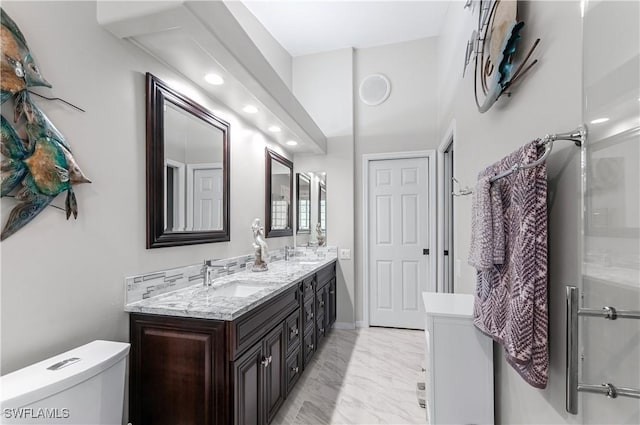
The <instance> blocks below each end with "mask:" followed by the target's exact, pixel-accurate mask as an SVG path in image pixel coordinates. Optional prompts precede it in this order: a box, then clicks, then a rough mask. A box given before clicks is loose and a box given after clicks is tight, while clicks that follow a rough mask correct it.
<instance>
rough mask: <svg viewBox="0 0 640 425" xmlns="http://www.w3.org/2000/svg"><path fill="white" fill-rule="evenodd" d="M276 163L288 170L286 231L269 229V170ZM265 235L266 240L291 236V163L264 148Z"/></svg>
mask: <svg viewBox="0 0 640 425" xmlns="http://www.w3.org/2000/svg"><path fill="white" fill-rule="evenodd" d="M273 161H278V162H279V163H280V164H282V165H284V166H285V167H287V168H288V169H289V213H288V217H287V223H288V224H289V227H288V228H286V229H272V228H271V169H272V165H271V164H272V162H273ZM264 186H265V198H264V199H265V212H264V216H265V235H266V237H267V238H278V237H281V236H293V162H291V161H289V160H288V159H287V158H285V157H284V156H282V155H280V154H278V153H276V152H274V151H272V150H270V149H269V148H265V185H264Z"/></svg>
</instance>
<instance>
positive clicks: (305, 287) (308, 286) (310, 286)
mask: <svg viewBox="0 0 640 425" xmlns="http://www.w3.org/2000/svg"><path fill="white" fill-rule="evenodd" d="M314 287H315V276H311V277H308V278H306V279H305V280H303V281H302V293H303V294H304V300H305V301H308V300H310V299H311V298H313V291H314V289H315V288H314Z"/></svg>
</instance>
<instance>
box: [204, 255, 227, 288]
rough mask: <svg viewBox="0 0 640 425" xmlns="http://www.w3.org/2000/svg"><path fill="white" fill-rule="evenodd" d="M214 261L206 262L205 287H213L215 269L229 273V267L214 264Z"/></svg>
mask: <svg viewBox="0 0 640 425" xmlns="http://www.w3.org/2000/svg"><path fill="white" fill-rule="evenodd" d="M213 261H214V260H205V261H204V282H203V283H204V286H211V281H212V280H213V279H212V277H213V269H221V270H224V271H229V266H223V265H221V264H213Z"/></svg>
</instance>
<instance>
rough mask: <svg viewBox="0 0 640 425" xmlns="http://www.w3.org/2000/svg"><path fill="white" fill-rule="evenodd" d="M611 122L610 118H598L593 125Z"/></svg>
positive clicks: (592, 122)
mask: <svg viewBox="0 0 640 425" xmlns="http://www.w3.org/2000/svg"><path fill="white" fill-rule="evenodd" d="M607 121H609V118H598V119H595V120H593V121H591V124H602V123H603V122H607Z"/></svg>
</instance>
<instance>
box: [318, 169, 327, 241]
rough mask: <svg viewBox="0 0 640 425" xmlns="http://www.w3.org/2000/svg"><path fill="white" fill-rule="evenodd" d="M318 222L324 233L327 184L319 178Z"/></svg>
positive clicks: (325, 230)
mask: <svg viewBox="0 0 640 425" xmlns="http://www.w3.org/2000/svg"><path fill="white" fill-rule="evenodd" d="M318 223H320V229H322V231H323V232H324V233H326V232H327V185H326V183H325V182H324V181H322V180H320V182H319V183H318Z"/></svg>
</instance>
